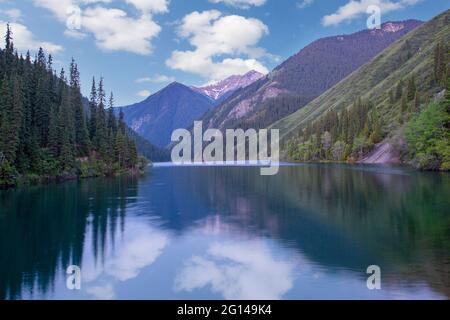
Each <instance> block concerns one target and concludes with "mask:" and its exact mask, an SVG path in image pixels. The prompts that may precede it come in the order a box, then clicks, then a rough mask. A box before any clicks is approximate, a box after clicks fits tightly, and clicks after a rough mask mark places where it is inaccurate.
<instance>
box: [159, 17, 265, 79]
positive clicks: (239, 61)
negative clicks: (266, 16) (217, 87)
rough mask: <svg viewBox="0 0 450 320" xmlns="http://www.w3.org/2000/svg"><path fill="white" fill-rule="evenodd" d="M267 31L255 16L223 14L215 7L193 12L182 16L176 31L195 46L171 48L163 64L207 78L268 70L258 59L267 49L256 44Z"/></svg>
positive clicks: (220, 77) (221, 77)
mask: <svg viewBox="0 0 450 320" xmlns="http://www.w3.org/2000/svg"><path fill="white" fill-rule="evenodd" d="M268 33H269V29H268V27H267V26H266V25H265V24H264V23H263V22H261V21H260V20H257V19H254V18H245V17H242V16H238V15H228V16H224V15H222V13H221V12H220V11H217V10H210V11H203V12H197V11H196V12H192V13H190V14H188V15H187V16H185V17H184V18H183V20H182V22H181V23H180V25H179V27H178V35H179V37H180V38H182V39H187V40H188V42H189V43H190V44H191V45H192V46H193V47H194V48H195V49H194V50H188V51H178V50H177V51H174V52H173V53H172V55H171V57H170V58H169V59H168V60H167V61H166V64H167V66H169V67H170V68H172V69H177V70H182V71H185V72H190V73H194V74H198V75H200V76H203V77H204V78H207V79H209V80H210V81H215V80H221V79H224V78H226V77H228V76H230V75H233V74H243V73H245V72H248V71H250V70H256V71H259V72H261V73H267V72H268V70H267V68H266V67H265V66H264V65H263V64H262V63H261V62H260V61H258V60H257V59H259V58H261V57H263V56H264V55H266V52H265V50H264V49H262V48H259V47H257V44H258V42H259V41H260V39H261V38H262V37H263V36H264V35H267V34H268Z"/></svg>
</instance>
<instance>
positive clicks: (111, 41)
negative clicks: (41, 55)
mask: <svg viewBox="0 0 450 320" xmlns="http://www.w3.org/2000/svg"><path fill="white" fill-rule="evenodd" d="M33 1H34V4H35V5H36V6H39V7H42V8H45V9H47V10H49V11H51V12H52V13H53V14H54V15H55V16H56V17H57V19H58V20H60V21H61V22H62V23H67V21H68V19H69V18H71V17H72V15H74V14H76V10H73V9H74V8H79V9H80V12H79V13H80V22H81V25H80V27H81V28H80V29H72V28H70V29H66V30H65V32H64V34H65V35H66V36H68V37H71V38H75V39H83V38H85V37H86V36H87V34H92V35H93V36H94V38H95V40H96V44H97V46H98V47H99V48H101V49H103V50H107V51H127V52H132V53H136V54H142V55H146V54H149V53H151V52H152V43H151V41H152V40H153V39H154V38H155V37H156V36H157V35H158V34H159V33H160V31H161V27H160V26H159V25H158V24H157V23H156V22H155V21H154V18H153V15H154V14H158V13H165V12H168V10H169V9H168V6H169V0H123V1H124V2H125V3H126V4H128V5H129V6H133V7H135V8H136V9H137V10H138V15H137V16H133V15H131V14H129V13H128V12H127V11H125V10H123V9H117V8H111V7H109V6H108V7H106V6H104V4H109V3H113V2H112V1H111V0H33Z"/></svg>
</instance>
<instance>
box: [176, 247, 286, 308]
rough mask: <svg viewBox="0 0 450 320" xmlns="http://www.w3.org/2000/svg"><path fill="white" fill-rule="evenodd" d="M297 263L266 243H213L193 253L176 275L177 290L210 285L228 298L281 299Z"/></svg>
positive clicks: (189, 290) (190, 289) (188, 289)
mask: <svg viewBox="0 0 450 320" xmlns="http://www.w3.org/2000/svg"><path fill="white" fill-rule="evenodd" d="M293 271H294V264H293V263H291V262H287V261H283V260H279V259H276V258H275V257H273V255H272V252H271V251H270V248H269V247H268V246H267V244H266V243H264V242H262V241H257V240H248V241H243V242H232V243H214V244H212V245H211V246H210V247H209V249H208V252H207V254H206V255H205V256H203V257H201V256H194V257H192V258H190V259H189V260H188V261H187V262H186V263H185V265H184V268H183V270H182V271H181V272H180V273H179V274H178V275H177V277H176V279H175V290H176V291H188V292H191V291H193V290H194V289H200V288H203V287H206V286H211V289H212V291H213V292H215V293H219V294H221V295H222V296H223V297H224V298H225V299H230V300H231V299H238V300H244V299H262V300H269V299H270V300H271V299H281V298H282V297H283V295H284V294H285V293H286V292H288V291H289V290H290V289H291V288H292V286H293V281H294V275H293V273H294V272H293Z"/></svg>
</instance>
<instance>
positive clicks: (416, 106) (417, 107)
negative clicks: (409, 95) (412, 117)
mask: <svg viewBox="0 0 450 320" xmlns="http://www.w3.org/2000/svg"><path fill="white" fill-rule="evenodd" d="M413 111H414V112H415V113H419V112H420V93H419V91H418V90H416V94H415V95H414V110H413Z"/></svg>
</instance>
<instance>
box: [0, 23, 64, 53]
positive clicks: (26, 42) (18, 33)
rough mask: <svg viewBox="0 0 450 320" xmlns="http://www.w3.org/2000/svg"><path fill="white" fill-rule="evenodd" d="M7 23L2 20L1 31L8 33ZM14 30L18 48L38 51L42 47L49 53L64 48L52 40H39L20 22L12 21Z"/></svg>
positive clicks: (14, 39) (23, 50) (11, 25)
mask: <svg viewBox="0 0 450 320" xmlns="http://www.w3.org/2000/svg"><path fill="white" fill-rule="evenodd" d="M6 25H7V23H6V22H4V21H0V32H1V34H6ZM10 27H11V30H12V32H13V41H14V46H15V48H16V49H17V50H19V51H21V52H25V51H27V50H30V51H37V50H38V49H39V48H40V47H42V48H43V49H45V51H46V52H49V53H53V54H54V53H57V52H60V51H62V50H63V47H62V46H60V45H57V44H54V43H52V42H47V41H39V40H37V39H36V38H35V36H34V35H33V33H32V32H31V31H30V30H28V28H27V27H26V26H25V25H23V24H20V23H16V22H14V23H10Z"/></svg>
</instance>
